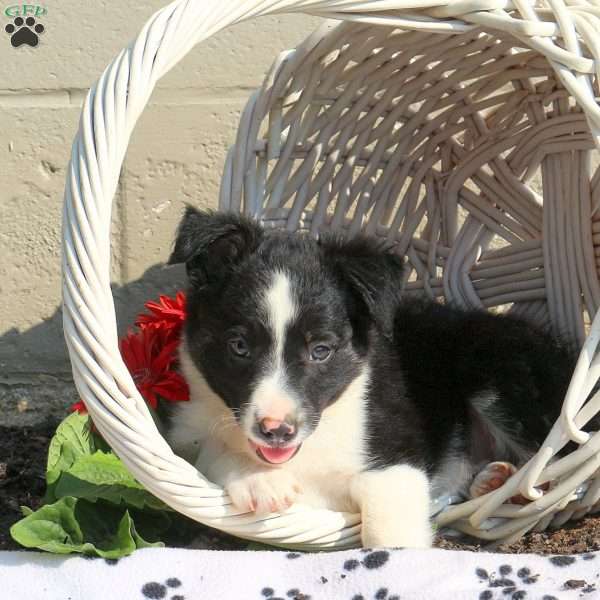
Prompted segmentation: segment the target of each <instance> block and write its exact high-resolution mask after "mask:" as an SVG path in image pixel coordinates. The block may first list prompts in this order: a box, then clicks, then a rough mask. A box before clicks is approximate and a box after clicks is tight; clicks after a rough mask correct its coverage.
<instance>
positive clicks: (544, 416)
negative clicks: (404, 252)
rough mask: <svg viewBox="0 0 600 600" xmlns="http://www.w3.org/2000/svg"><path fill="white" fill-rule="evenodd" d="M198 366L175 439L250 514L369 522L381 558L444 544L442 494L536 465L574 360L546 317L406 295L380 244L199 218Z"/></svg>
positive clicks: (190, 350)
mask: <svg viewBox="0 0 600 600" xmlns="http://www.w3.org/2000/svg"><path fill="white" fill-rule="evenodd" d="M170 262H171V263H180V262H185V263H186V266H187V272H188V277H189V289H188V315H187V320H186V323H185V328H184V335H183V340H182V344H181V366H182V369H183V372H184V375H185V376H186V378H187V381H188V383H189V385H190V390H191V400H190V402H186V403H181V404H180V405H179V406H178V407H177V408H176V412H175V414H174V415H173V419H172V423H171V429H170V434H169V439H170V441H171V443H172V445H173V447H174V448H175V450H176V451H177V452H178V453H179V454H181V455H182V456H185V457H186V458H188V459H191V460H194V461H195V463H196V465H197V466H198V468H199V469H200V471H201V472H203V473H204V474H205V475H206V476H207V477H208V478H209V479H211V480H213V481H215V482H217V483H219V484H221V485H222V486H223V487H224V488H225V489H226V490H227V492H228V493H229V495H230V497H231V500H232V502H233V504H234V505H235V506H236V507H237V508H238V509H239V510H241V511H257V512H270V511H281V510H284V509H285V508H286V507H288V506H290V505H291V504H292V503H294V502H296V501H300V502H302V503H305V504H308V505H312V506H314V507H326V508H331V509H335V510H340V511H360V513H361V515H362V524H363V526H362V542H363V544H364V545H365V546H413V547H426V546H429V545H430V544H431V541H432V532H431V527H430V523H429V514H428V511H429V499H430V496H431V495H432V494H437V493H439V492H442V491H445V492H451V493H452V492H456V491H458V490H462V489H464V488H465V487H467V486H468V484H469V482H470V481H471V480H472V477H473V475H474V473H475V472H476V471H477V470H479V469H480V468H481V466H482V465H484V464H486V463H488V462H490V461H498V460H502V461H510V462H512V463H516V464H521V463H523V462H524V461H525V460H526V459H527V458H529V457H530V456H531V455H532V454H533V453H534V452H535V450H536V447H537V446H538V445H539V443H540V442H541V441H542V440H543V438H544V436H545V434H546V433H547V431H548V430H549V428H550V426H551V424H552V422H553V420H554V419H555V418H556V416H557V415H558V412H559V409H560V404H561V401H562V398H563V396H564V393H565V391H566V388H567V385H568V381H569V375H570V372H571V367H572V364H573V361H572V358H571V356H570V354H569V352H568V351H567V350H566V349H564V348H563V347H562V346H561V345H560V344H559V343H557V342H556V341H555V340H554V339H553V338H551V337H550V336H548V335H546V334H544V333H542V332H540V331H538V330H537V329H535V328H534V327H532V326H531V325H529V324H528V323H526V322H524V321H522V320H519V319H516V318H513V317H509V316H493V315H491V314H488V313H486V312H463V311H459V310H455V309H452V308H449V307H447V306H443V305H440V304H436V303H433V302H416V301H412V300H405V299H403V297H402V290H401V282H402V272H403V259H402V258H401V257H400V256H398V255H396V254H395V253H394V252H393V251H392V250H389V249H385V248H383V247H382V246H381V244H380V243H379V242H377V241H375V240H373V239H369V238H365V237H359V238H355V239H352V240H349V241H343V240H341V239H339V238H335V237H324V238H322V239H320V240H315V239H313V238H311V237H309V236H303V235H299V234H293V233H286V232H276V231H267V230H264V229H263V228H262V227H261V226H259V224H257V223H256V222H254V221H251V220H248V219H246V218H243V217H241V216H239V215H233V214H222V213H211V212H199V211H197V210H195V209H193V208H188V209H187V212H186V214H185V216H184V218H183V220H182V222H181V224H180V226H179V230H178V235H177V239H176V242H175V247H174V251H173V254H172V256H171V259H170Z"/></svg>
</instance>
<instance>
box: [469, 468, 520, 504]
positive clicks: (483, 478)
mask: <svg viewBox="0 0 600 600" xmlns="http://www.w3.org/2000/svg"><path fill="white" fill-rule="evenodd" d="M516 472H517V467H515V466H514V465H513V464H511V463H509V462H503V461H495V462H491V463H490V464H489V465H487V466H486V467H485V468H484V469H483V470H481V471H480V472H479V473H477V475H476V476H475V479H473V483H471V487H470V488H469V494H470V495H471V498H479V496H483V495H485V494H489V493H490V492H493V491H494V490H497V489H498V488H499V487H502V486H503V485H504V484H505V483H506V481H507V480H508V479H509V478H510V477H512V476H513V475H514V474H515V473H516Z"/></svg>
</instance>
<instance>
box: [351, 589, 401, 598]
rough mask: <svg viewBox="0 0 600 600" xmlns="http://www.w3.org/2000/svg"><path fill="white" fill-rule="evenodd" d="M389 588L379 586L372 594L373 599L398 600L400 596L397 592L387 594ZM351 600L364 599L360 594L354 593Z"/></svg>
mask: <svg viewBox="0 0 600 600" xmlns="http://www.w3.org/2000/svg"><path fill="white" fill-rule="evenodd" d="M388 594H389V590H388V589H387V588H379V589H378V590H377V591H376V592H375V595H374V596H373V600H400V596H398V594H393V595H392V596H389V595H388ZM352 600H366V599H365V597H364V596H363V595H362V594H356V595H354V596H352Z"/></svg>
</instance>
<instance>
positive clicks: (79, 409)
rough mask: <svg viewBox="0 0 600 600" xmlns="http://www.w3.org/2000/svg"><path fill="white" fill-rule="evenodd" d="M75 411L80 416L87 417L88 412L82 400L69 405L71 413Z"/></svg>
mask: <svg viewBox="0 0 600 600" xmlns="http://www.w3.org/2000/svg"><path fill="white" fill-rule="evenodd" d="M75 411H77V412H78V413H79V414H80V415H87V411H88V410H87V408H86V407H85V404H84V403H83V400H80V401H79V402H75V404H72V405H71V412H75Z"/></svg>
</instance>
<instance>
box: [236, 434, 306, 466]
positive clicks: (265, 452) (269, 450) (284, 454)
mask: <svg viewBox="0 0 600 600" xmlns="http://www.w3.org/2000/svg"><path fill="white" fill-rule="evenodd" d="M248 441H249V442H250V446H251V447H252V449H253V450H254V452H256V456H258V458H260V459H261V460H264V461H265V462H268V463H270V464H272V465H280V464H283V463H284V462H287V461H288V460H290V459H291V458H293V457H294V456H296V454H297V453H298V450H300V446H302V444H298V445H297V446H286V447H285V448H274V447H273V446H259V445H258V444H256V443H255V442H253V441H252V440H248Z"/></svg>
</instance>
